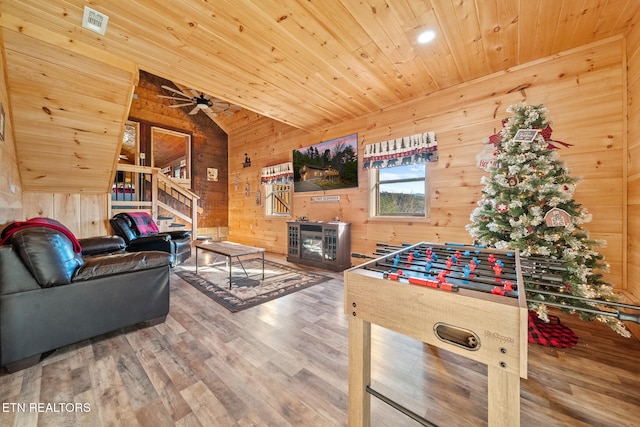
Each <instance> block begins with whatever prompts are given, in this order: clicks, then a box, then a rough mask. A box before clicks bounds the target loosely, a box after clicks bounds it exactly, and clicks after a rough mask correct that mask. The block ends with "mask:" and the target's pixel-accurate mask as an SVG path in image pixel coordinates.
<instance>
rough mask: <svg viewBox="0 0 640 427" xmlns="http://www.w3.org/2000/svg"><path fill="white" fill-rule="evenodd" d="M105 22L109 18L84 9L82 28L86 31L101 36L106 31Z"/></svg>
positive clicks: (87, 8)
mask: <svg viewBox="0 0 640 427" xmlns="http://www.w3.org/2000/svg"><path fill="white" fill-rule="evenodd" d="M107 22H109V17H108V16H107V15H104V14H102V13H100V12H98V11H97V10H93V9H91V8H90V7H87V6H85V7H84V15H83V16H82V26H83V27H84V28H86V29H87V30H91V31H93V32H96V33H98V34H102V35H103V36H104V33H105V32H106V31H107Z"/></svg>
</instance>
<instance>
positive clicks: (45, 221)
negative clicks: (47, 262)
mask: <svg viewBox="0 0 640 427" xmlns="http://www.w3.org/2000/svg"><path fill="white" fill-rule="evenodd" d="M27 227H49V228H52V229H54V230H57V231H59V232H61V233H63V234H64V235H65V236H67V237H68V238H69V240H71V243H73V251H74V252H75V253H77V254H79V253H81V252H82V247H81V246H80V242H78V239H77V238H76V236H74V235H73V233H72V232H71V231H70V230H69V229H68V228H67V227H65V226H64V225H62V224H61V223H60V222H58V221H56V220H55V219H51V218H42V217H36V218H31V219H28V220H26V221H16V222H12V223H11V224H9V225H8V226H7V228H5V229H4V230H2V233H1V234H0V239H1V240H0V245H6V244H8V243H9V242H10V241H11V236H12V235H13V233H15V232H17V231H19V230H22V229H24V228H27Z"/></svg>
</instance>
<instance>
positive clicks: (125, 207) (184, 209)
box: [109, 164, 202, 238]
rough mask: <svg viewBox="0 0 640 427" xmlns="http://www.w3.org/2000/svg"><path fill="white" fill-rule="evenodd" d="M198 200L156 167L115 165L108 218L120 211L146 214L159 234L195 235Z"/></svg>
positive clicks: (198, 208)
mask: <svg viewBox="0 0 640 427" xmlns="http://www.w3.org/2000/svg"><path fill="white" fill-rule="evenodd" d="M198 199H199V197H198V196H197V195H196V194H195V193H193V192H192V191H191V190H189V189H187V188H184V187H183V186H182V185H180V184H179V183H177V182H175V181H174V180H172V179H171V178H169V177H167V176H165V175H163V174H161V173H160V170H159V169H158V168H152V167H148V166H134V165H126V164H118V165H117V168H116V178H115V180H114V184H113V188H112V191H111V198H110V203H109V217H110V218H111V217H112V216H113V215H115V214H117V213H120V212H132V211H134V212H135V211H143V212H149V214H151V216H152V217H153V219H154V221H156V224H158V228H160V230H161V231H170V230H172V229H183V228H185V227H186V228H187V229H191V236H192V238H195V236H197V232H198V213H202V208H200V207H198Z"/></svg>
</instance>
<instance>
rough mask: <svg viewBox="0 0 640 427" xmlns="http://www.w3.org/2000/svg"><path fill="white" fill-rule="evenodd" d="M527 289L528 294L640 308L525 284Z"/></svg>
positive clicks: (634, 306) (633, 308) (634, 307)
mask: <svg viewBox="0 0 640 427" xmlns="http://www.w3.org/2000/svg"><path fill="white" fill-rule="evenodd" d="M525 291H526V292H527V293H528V294H530V293H531V294H540V295H549V296H554V297H558V298H567V299H574V300H577V301H584V302H587V303H593V304H600V305H606V306H611V307H623V308H629V309H631V310H640V306H637V305H631V304H625V303H622V302H616V301H603V300H599V299H595V298H586V297H579V296H576V295H567V294H565V293H561V292H551V291H542V290H539V289H533V288H527V287H526V286H525Z"/></svg>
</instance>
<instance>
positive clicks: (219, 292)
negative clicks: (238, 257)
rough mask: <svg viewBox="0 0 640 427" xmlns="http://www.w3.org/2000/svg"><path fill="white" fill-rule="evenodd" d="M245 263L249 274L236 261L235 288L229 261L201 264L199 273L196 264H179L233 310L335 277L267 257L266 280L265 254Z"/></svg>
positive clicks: (197, 283)
mask: <svg viewBox="0 0 640 427" xmlns="http://www.w3.org/2000/svg"><path fill="white" fill-rule="evenodd" d="M242 266H244V269H245V270H246V272H247V274H248V277H247V275H246V274H245V272H244V271H243V270H242V267H241V266H240V264H239V263H238V262H234V263H233V265H232V270H231V271H232V273H233V275H232V277H231V289H229V268H228V267H227V266H225V265H220V266H205V267H198V274H196V271H195V267H194V266H178V267H176V274H177V275H178V276H180V277H181V278H182V279H183V280H184V281H185V282H187V283H189V284H190V285H192V286H193V287H195V288H196V289H198V290H199V291H200V292H202V293H203V294H204V295H206V296H208V297H209V298H211V299H212V300H214V301H216V302H217V303H219V304H221V305H222V306H224V307H225V308H226V309H228V310H229V311H231V312H237V311H241V310H246V309H247V308H251V307H255V306H257V305H259V304H262V303H265V302H267V301H271V300H274V299H276V298H280V297H282V296H285V295H289V294H291V293H293V292H297V291H299V290H301V289H305V288H308V287H310V286H313V285H317V284H318V283H322V282H325V281H327V280H330V279H331V277H328V276H323V275H321V274H317V273H313V272H310V271H304V270H299V269H296V268H292V267H289V266H286V265H282V264H278V263H276V262H272V261H269V260H265V261H264V280H262V259H261V258H252V259H247V260H243V261H242Z"/></svg>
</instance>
